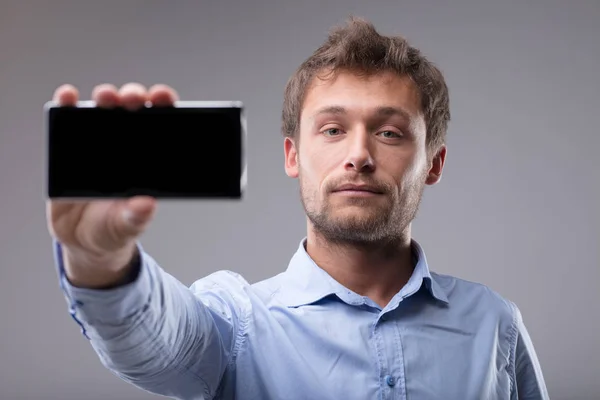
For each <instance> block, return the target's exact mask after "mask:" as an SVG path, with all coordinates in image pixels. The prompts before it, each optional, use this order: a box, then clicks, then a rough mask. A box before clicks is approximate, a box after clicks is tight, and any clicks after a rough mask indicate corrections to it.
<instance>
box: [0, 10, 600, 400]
mask: <svg viewBox="0 0 600 400" xmlns="http://www.w3.org/2000/svg"><path fill="white" fill-rule="evenodd" d="M450 3H451V4H450ZM350 13H354V14H357V15H360V16H364V17H366V18H368V19H370V20H372V21H373V22H374V23H375V24H376V25H377V27H378V28H379V29H380V30H381V31H382V32H383V33H386V34H389V33H400V34H403V35H405V36H406V37H407V38H408V39H409V40H411V41H412V43H413V44H415V45H417V46H419V47H420V48H421V49H422V50H423V51H424V52H425V53H426V54H428V55H429V56H430V57H431V58H432V59H433V60H434V61H435V62H436V63H438V64H439V65H440V66H441V67H442V69H443V71H444V72H445V74H446V77H447V80H448V84H449V86H450V90H451V107H452V112H453V122H452V123H451V126H450V131H449V135H448V145H449V152H448V162H447V168H446V170H445V176H444V178H443V179H442V182H441V183H440V184H439V185H437V186H434V187H433V188H430V189H428V190H427V191H426V193H425V199H424V202H423V206H422V208H421V212H420V214H419V217H418V219H417V221H416V222H415V225H414V234H415V237H416V238H417V239H418V240H419V241H420V242H421V243H422V244H423V245H424V246H425V249H426V252H427V255H428V258H429V260H430V263H431V267H432V269H434V270H436V271H438V272H442V273H450V274H454V275H457V276H460V277H462V278H466V279H469V280H475V281H479V282H482V283H485V284H487V285H489V286H491V287H492V288H493V289H495V290H497V291H499V292H500V293H501V294H503V295H505V296H507V297H508V298H510V299H511V300H513V301H515V302H516V303H517V304H518V305H519V306H520V308H521V310H522V312H523V315H524V318H525V321H526V324H527V326H528V327H529V330H530V333H531V335H532V337H533V340H534V343H535V345H536V348H537V351H538V353H539V358H540V360H541V363H542V366H543V369H544V372H545V376H546V379H547V383H548V386H549V390H550V394H551V397H552V398H553V399H572V400H575V399H600V344H599V339H598V337H599V336H600V333H599V329H600V313H599V311H598V309H599V307H598V305H597V304H596V303H598V301H599V300H600V295H599V292H600V291H599V289H600V284H599V281H600V272H599V270H600V266H599V254H598V243H599V235H598V233H599V228H598V227H599V225H600V221H599V218H598V208H597V207H598V204H600V199H599V194H600V193H599V192H600V191H599V186H600V185H599V180H598V174H597V170H598V169H597V161H596V159H595V156H596V155H597V154H598V149H599V144H600V140H599V139H600V135H599V134H598V129H597V118H598V115H599V112H600V111H599V109H600V98H599V96H598V93H599V92H600V84H599V82H600V79H599V78H598V71H599V70H600V69H599V66H598V64H599V63H600V44H599V40H600V23H598V21H599V20H600V2H598V1H587V2H585V1H571V2H566V1H564V2H561V1H528V2H518V1H502V2H500V1H487V2H482V1H477V0H471V1H452V2H443V1H438V2H436V1H431V0H428V1H423V0H420V1H412V2H409V1H388V2H382V1H380V2H366V1H342V0H338V1H335V2H333V1H325V2H319V3H317V2H316V1H313V2H310V1H308V2H299V1H288V2H276V1H274V0H273V1H271V2H267V1H260V2H259V1H247V2H242V1H238V2H237V3H236V2H232V1H221V2H216V1H210V2H209V1H195V2H191V1H190V2H183V1H182V2H179V3H177V4H174V2H167V1H162V2H161V1H131V0H130V1H124V2H116V1H113V2H108V1H102V2H100V1H96V2H92V1H89V2H75V1H72V2H66V1H52V2H50V1H46V2H41V1H39V2H36V3H34V2H28V1H21V2H17V1H16V0H15V1H12V2H6V1H4V2H2V3H1V5H0V60H1V61H0V133H1V136H0V138H1V142H0V143H1V146H0V190H1V192H0V193H1V195H0V201H1V207H0V222H1V223H0V266H1V268H0V316H1V320H0V324H1V327H0V339H1V340H0V398H1V399H3V400H4V399H7V400H8V399H10V400H12V399H30V400H34V399H59V398H60V399H63V400H70V399H101V398H102V399H106V398H118V399H148V398H153V396H152V395H149V394H147V393H145V392H142V391H140V390H138V389H135V388H134V387H132V386H129V385H128V384H125V383H123V382H121V381H120V380H119V379H118V378H116V377H114V376H113V375H112V374H111V373H110V372H108V371H107V370H105V369H104V367H102V366H101V364H100V362H99V360H98V358H97V357H96V355H95V354H94V353H93V351H92V349H91V347H90V345H89V344H88V343H87V341H86V340H85V339H84V338H83V337H82V336H81V335H80V333H79V329H78V327H77V325H76V324H75V323H74V322H73V321H72V320H71V318H70V316H69V314H68V312H67V306H66V303H65V301H64V298H63V297H62V294H61V292H60V290H59V288H58V283H57V279H56V274H55V270H54V266H53V259H52V253H51V242H50V237H49V235H48V232H47V230H46V226H45V216H44V193H43V187H44V181H43V179H44V152H45V147H44V144H45V142H44V134H45V132H44V130H43V127H44V120H43V114H42V105H43V104H44V102H45V101H47V100H49V98H50V96H51V95H52V92H53V90H54V89H55V87H57V86H58V85H60V84H62V83H65V82H69V83H73V84H75V85H77V86H78V87H79V88H80V89H81V91H82V95H83V97H84V98H86V99H87V98H89V96H90V91H91V89H92V87H93V86H94V85H95V84H98V83H103V82H112V83H115V84H117V85H120V84H123V83H125V82H128V81H139V82H141V83H143V84H146V85H151V84H153V83H156V82H164V83H168V84H171V85H172V86H174V87H175V88H176V89H177V90H178V91H179V93H180V95H181V98H182V99H185V100H241V101H243V102H244V103H245V104H246V106H247V110H248V130H249V153H248V158H249V169H248V191H247V197H246V198H245V200H244V201H243V202H241V203H219V202H164V203H162V204H160V207H159V213H158V215H157V218H156V220H155V222H154V223H153V225H152V226H151V229H150V230H149V232H148V233H147V234H146V235H145V237H144V238H143V241H144V244H145V246H146V248H147V249H148V250H150V252H151V253H152V254H153V255H154V256H155V257H156V258H157V259H158V261H159V262H160V263H161V264H162V265H163V266H164V267H165V268H166V269H168V270H169V271H170V272H172V273H173V274H174V275H175V276H177V277H179V278H180V279H181V280H182V281H183V282H184V283H186V284H188V285H189V284H191V283H192V282H193V280H195V279H198V278H200V277H202V276H204V275H206V274H208V273H210V272H212V271H215V270H218V269H222V268H227V269H233V270H236V271H239V272H241V273H242V274H243V275H244V276H245V277H246V278H247V279H248V280H249V281H256V280H259V279H262V278H266V277H268V276H271V275H273V274H275V273H277V272H280V271H281V270H283V269H284V268H285V267H286V266H287V262H288V260H289V258H290V257H291V255H292V253H293V252H294V251H295V249H296V247H297V246H298V243H299V241H300V239H301V238H302V237H303V235H304V233H305V222H304V215H303V210H302V208H301V206H300V202H299V200H298V189H297V182H296V181H294V180H291V179H289V178H287V176H286V175H285V174H284V170H283V145H282V143H283V142H282V138H281V136H280V133H279V116H280V109H281V102H282V92H283V87H284V84H285V82H286V80H287V78H288V77H289V76H290V74H291V73H292V71H293V70H294V69H295V68H296V67H297V65H298V64H299V63H300V62H301V61H302V60H303V59H304V58H305V57H307V56H308V55H309V54H310V53H311V52H312V51H313V50H314V49H315V48H316V47H317V46H318V45H320V44H321V42H322V41H323V40H324V39H325V35H326V33H327V31H328V29H329V28H330V27H331V26H332V25H333V24H336V23H340V22H342V21H343V20H344V19H345V18H346V17H347V16H348V15H349V14H350ZM82 134H85V132H82ZM203 151H210V150H209V149H202V148H198V153H199V156H201V154H202V152H203ZM74 168H76V166H75V167H74Z"/></svg>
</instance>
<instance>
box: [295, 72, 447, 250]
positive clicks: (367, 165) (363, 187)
mask: <svg viewBox="0 0 600 400" xmlns="http://www.w3.org/2000/svg"><path fill="white" fill-rule="evenodd" d="M285 156H286V172H287V174H288V175H289V176H291V177H298V178H299V181H300V192H301V198H302V203H303V206H304V208H305V210H306V214H307V216H308V218H309V222H310V223H311V224H312V225H313V227H314V228H315V230H316V231H317V232H319V233H320V234H322V235H323V236H324V237H325V238H327V239H328V240H331V241H334V242H352V243H362V244H370V243H381V242H385V241H388V240H395V239H399V238H401V237H402V235H403V234H404V233H405V232H406V229H407V227H408V226H409V224H410V222H411V221H412V219H413V218H414V216H415V214H416V212H417V208H418V206H419V203H420V201H421V196H422V193H423V189H424V186H425V185H426V184H433V183H436V182H437V181H438V180H439V178H440V176H441V172H442V167H443V163H444V158H445V149H442V151H440V152H438V153H437V155H436V156H435V157H433V158H432V159H428V156H427V148H426V128H425V121H424V118H423V115H422V113H421V106H420V96H419V92H418V89H417V88H416V86H414V84H413V83H412V81H411V80H410V79H409V78H407V77H400V76H398V75H396V74H393V73H391V72H390V73H381V74H378V75H371V76H359V75H355V74H352V73H351V72H340V73H339V74H338V75H337V76H336V77H335V79H329V80H320V79H315V81H314V82H313V84H312V85H311V87H310V88H309V90H308V92H307V95H306V98H305V101H304V105H303V109H302V114H301V118H300V131H299V142H298V141H295V142H294V141H292V140H290V139H286V142H285ZM347 185H354V187H347V188H346V189H344V187H343V186H347Z"/></svg>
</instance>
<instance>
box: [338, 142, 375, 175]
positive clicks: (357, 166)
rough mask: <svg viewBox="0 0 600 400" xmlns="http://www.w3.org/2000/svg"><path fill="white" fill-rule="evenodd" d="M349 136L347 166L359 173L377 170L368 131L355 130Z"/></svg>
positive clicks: (347, 168) (348, 168)
mask: <svg viewBox="0 0 600 400" xmlns="http://www.w3.org/2000/svg"><path fill="white" fill-rule="evenodd" d="M349 136H350V137H348V139H349V140H348V141H347V143H348V155H347V157H346V162H345V168H346V170H349V171H354V172H357V173H368V172H373V171H375V160H374V159H373V155H372V154H371V150H370V148H369V137H368V134H367V133H366V132H355V133H354V135H349Z"/></svg>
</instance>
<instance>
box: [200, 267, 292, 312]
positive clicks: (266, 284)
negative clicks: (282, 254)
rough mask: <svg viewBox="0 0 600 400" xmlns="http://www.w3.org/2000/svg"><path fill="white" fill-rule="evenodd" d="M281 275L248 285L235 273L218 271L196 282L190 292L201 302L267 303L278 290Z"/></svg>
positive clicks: (244, 279) (280, 283)
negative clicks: (213, 300) (217, 299)
mask: <svg viewBox="0 0 600 400" xmlns="http://www.w3.org/2000/svg"><path fill="white" fill-rule="evenodd" d="M282 280H283V274H278V275H275V276H273V277H270V278H267V279H264V280H261V281H259V282H256V283H250V282H248V280H246V278H244V277H243V276H242V275H241V274H239V273H237V272H233V271H230V270H220V271H217V272H214V273H212V274H210V275H207V276H205V277H203V278H201V279H198V280H196V281H195V282H194V283H193V284H192V285H191V286H190V289H191V291H192V292H193V293H194V294H195V295H196V296H198V297H201V298H202V299H203V300H204V299H205V298H209V297H214V298H219V299H220V301H226V302H228V303H235V304H241V305H245V306H249V305H250V303H256V302H259V303H263V304H265V303H268V302H269V301H270V300H271V299H272V298H273V297H274V296H275V295H276V294H277V293H278V292H279V290H280V288H281V286H282Z"/></svg>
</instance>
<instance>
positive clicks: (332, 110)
mask: <svg viewBox="0 0 600 400" xmlns="http://www.w3.org/2000/svg"><path fill="white" fill-rule="evenodd" d="M324 114H330V115H345V114H348V110H347V109H346V108H344V107H342V106H326V107H323V108H320V109H319V110H317V111H316V112H315V114H314V116H315V117H316V116H319V115H324ZM375 114H377V115H379V116H382V117H392V116H395V115H397V116H400V117H402V118H404V119H406V120H410V119H411V115H410V113H409V112H408V111H406V110H404V109H402V108H398V107H389V106H381V107H377V108H376V109H375Z"/></svg>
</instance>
